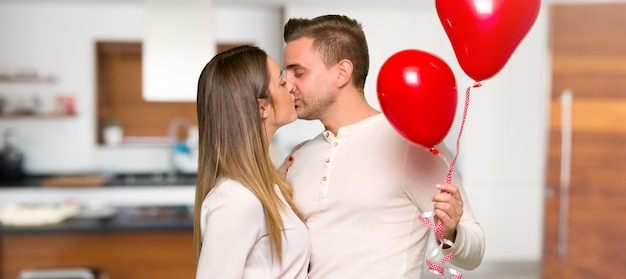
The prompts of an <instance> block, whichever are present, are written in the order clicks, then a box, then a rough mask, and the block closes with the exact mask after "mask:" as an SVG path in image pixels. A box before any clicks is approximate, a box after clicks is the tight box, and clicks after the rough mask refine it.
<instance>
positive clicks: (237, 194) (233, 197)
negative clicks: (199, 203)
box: [204, 178, 261, 206]
mask: <svg viewBox="0 0 626 279" xmlns="http://www.w3.org/2000/svg"><path fill="white" fill-rule="evenodd" d="M231 202H232V203H235V204H238V205H239V206H242V205H244V204H249V205H252V206H255V205H258V206H261V203H260V201H259V199H258V198H257V197H256V196H255V195H254V194H253V193H252V192H251V191H250V190H248V188H246V187H245V186H244V185H243V184H241V182H239V181H237V180H234V179H232V178H222V179H221V180H220V181H219V182H218V183H217V185H216V186H215V188H214V189H213V191H211V192H210V193H209V194H208V195H207V197H206V198H205V199H204V204H212V205H215V206H216V205H220V204H225V203H231Z"/></svg>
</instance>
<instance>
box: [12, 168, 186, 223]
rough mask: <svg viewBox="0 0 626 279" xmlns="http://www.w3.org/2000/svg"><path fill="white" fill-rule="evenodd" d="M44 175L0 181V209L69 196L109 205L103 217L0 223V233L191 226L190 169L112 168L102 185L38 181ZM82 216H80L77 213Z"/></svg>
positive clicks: (95, 204) (84, 202) (89, 204)
mask: <svg viewBox="0 0 626 279" xmlns="http://www.w3.org/2000/svg"><path fill="white" fill-rule="evenodd" d="M49 177H50V176H47V175H43V176H27V177H24V178H23V179H21V180H20V181H19V182H6V183H0V209H2V208H4V207H5V206H9V205H11V204H59V203H64V202H68V201H70V202H75V203H78V204H80V205H81V206H82V207H84V208H99V207H106V208H115V209H116V210H115V212H116V214H115V215H113V216H107V217H106V218H77V217H76V218H75V217H72V218H70V219H68V220H66V221H64V222H62V223H59V224H54V225H44V226H23V227H22V226H2V225H0V233H56V232H115V231H133V230H135V231H136V230H144V231H146V230H191V229H192V228H193V218H192V216H191V215H192V214H191V207H192V206H193V203H194V196H195V183H196V175H195V174H184V175H181V174H178V175H176V176H171V175H167V174H162V173H154V174H118V175H115V176H112V177H111V179H109V180H108V182H107V183H106V184H104V185H102V186H97V187H93V186H85V187H80V186H72V187H44V186H42V184H41V182H42V181H43V179H45V178H49ZM83 217H84V216H83Z"/></svg>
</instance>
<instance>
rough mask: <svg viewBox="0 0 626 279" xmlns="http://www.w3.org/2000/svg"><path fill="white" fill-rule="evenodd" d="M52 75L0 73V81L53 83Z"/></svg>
mask: <svg viewBox="0 0 626 279" xmlns="http://www.w3.org/2000/svg"><path fill="white" fill-rule="evenodd" d="M54 81H55V78H54V77H51V76H48V77H42V76H34V75H33V76H31V75H27V76H6V75H0V82H2V83H53V82H54Z"/></svg>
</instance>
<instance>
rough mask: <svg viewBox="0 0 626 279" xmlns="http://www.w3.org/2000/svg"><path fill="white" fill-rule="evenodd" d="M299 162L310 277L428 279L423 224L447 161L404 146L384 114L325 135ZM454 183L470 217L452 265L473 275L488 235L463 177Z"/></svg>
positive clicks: (297, 182)
mask: <svg viewBox="0 0 626 279" xmlns="http://www.w3.org/2000/svg"><path fill="white" fill-rule="evenodd" d="M437 148H438V149H439V150H440V151H441V152H446V153H447V150H446V149H445V146H444V145H439V146H437ZM293 156H294V163H293V165H292V166H291V168H290V169H289V172H288V179H289V180H291V182H292V184H293V186H294V191H295V192H294V199H295V203H296V206H297V207H298V209H299V210H300V212H301V213H302V214H303V215H304V218H305V219H306V222H307V226H308V228H309V234H310V237H311V271H310V273H309V278H312V279H317V278H322V279H327V278H359V279H363V278H376V279H379V278H385V279H390V278H391V279H393V278H421V276H422V268H423V266H424V260H425V254H426V249H427V247H428V246H427V244H428V243H429V240H428V239H429V236H430V235H431V231H432V230H431V229H430V228H428V227H427V226H425V225H424V224H422V223H421V222H420V221H419V220H418V219H417V217H418V215H419V214H420V213H422V212H426V211H432V210H433V205H434V204H433V202H432V201H431V199H432V197H433V196H434V195H435V194H436V193H438V192H439V190H438V189H437V188H435V185H436V184H438V183H444V182H445V178H446V175H447V173H448V169H449V167H448V164H447V163H446V160H444V159H443V157H441V156H437V155H433V154H432V153H431V152H429V151H428V150H427V149H426V148H424V147H419V146H417V145H413V144H410V143H409V142H408V141H406V140H404V139H403V138H402V137H401V136H400V135H399V134H398V133H397V132H396V131H395V130H394V129H393V127H391V126H390V124H389V123H388V122H387V120H386V118H385V117H384V115H383V114H378V115H376V116H373V117H370V118H367V119H365V120H363V121H361V122H359V123H356V124H353V125H349V126H345V127H342V128H340V129H339V131H338V135H337V136H335V135H333V134H332V133H331V132H329V131H325V132H323V133H321V134H320V135H318V136H317V137H315V138H314V139H312V140H311V141H309V142H308V143H307V144H305V145H303V146H302V147H301V148H300V149H299V150H297V151H296V152H295V153H294V154H293ZM453 184H455V185H457V186H458V187H459V190H460V192H461V195H462V198H463V201H464V214H463V216H462V218H461V222H460V223H459V226H458V229H457V235H456V241H455V247H454V251H455V256H454V257H453V259H452V261H451V263H453V264H455V265H457V266H458V267H461V268H469V269H473V268H475V267H476V266H478V264H479V263H480V262H481V260H482V256H483V253H484V245H485V244H484V233H483V231H482V228H481V227H480V225H479V224H478V222H477V221H476V220H475V219H474V216H473V213H472V210H471V209H470V207H469V202H468V200H467V196H466V195H465V192H464V190H463V188H462V186H461V184H460V181H459V180H458V179H457V177H455V179H454V180H453ZM431 239H432V238H431ZM435 246H436V245H435ZM430 252H431V251H430V250H429V251H428V253H430ZM448 252H449V251H448Z"/></svg>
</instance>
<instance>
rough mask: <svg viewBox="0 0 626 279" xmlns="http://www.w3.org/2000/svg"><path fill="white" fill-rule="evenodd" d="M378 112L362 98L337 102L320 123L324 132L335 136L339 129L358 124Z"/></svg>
mask: <svg viewBox="0 0 626 279" xmlns="http://www.w3.org/2000/svg"><path fill="white" fill-rule="evenodd" d="M379 113H380V111H377V110H375V109H374V108H373V107H372V106H370V105H369V104H368V103H367V101H366V100H365V98H364V97H362V98H351V99H344V100H338V102H337V103H336V104H335V106H334V108H333V109H331V110H330V111H328V112H327V113H326V114H325V115H324V116H323V118H322V119H320V121H322V124H324V127H325V128H326V130H329V131H330V132H332V133H333V134H335V135H337V132H338V131H339V128H341V127H343V126H348V125H352V124H355V123H358V122H360V121H362V120H364V119H367V118H369V117H372V116H374V115H376V114H379Z"/></svg>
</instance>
